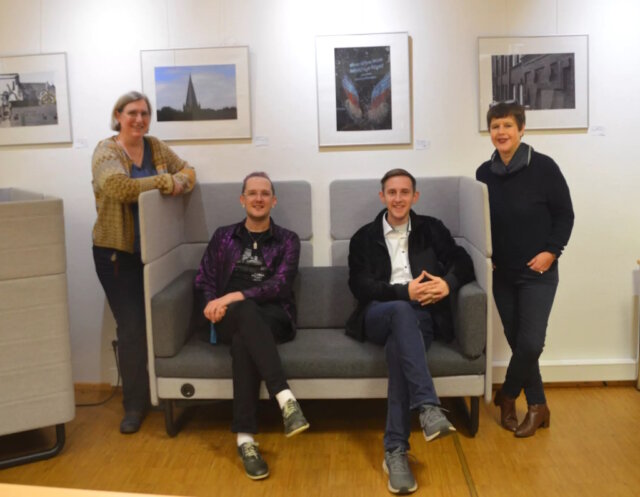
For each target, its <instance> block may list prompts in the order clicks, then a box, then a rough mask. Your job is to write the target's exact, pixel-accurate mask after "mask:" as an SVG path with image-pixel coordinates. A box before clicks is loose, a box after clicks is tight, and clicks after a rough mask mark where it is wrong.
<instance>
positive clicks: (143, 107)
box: [91, 91, 196, 433]
mask: <svg viewBox="0 0 640 497" xmlns="http://www.w3.org/2000/svg"><path fill="white" fill-rule="evenodd" d="M150 120H151V104H150V103H149V99H148V98H147V97H146V96H145V95H143V94H142V93H138V92H135V91H133V92H129V93H126V94H125V95H122V96H121V97H120V98H119V99H118V101H117V102H116V104H115V106H114V108H113V111H112V114H111V128H112V129H113V130H115V131H117V132H118V134H117V135H115V136H112V137H110V138H107V139H105V140H102V141H101V142H100V143H98V145H97V146H96V149H95V151H94V153H93V158H92V164H91V166H92V174H93V181H92V184H93V192H94V194H95V197H96V210H97V212H98V218H97V219H96V223H95V225H94V227H93V259H94V262H95V266H96V272H97V274H98V278H99V280H100V283H101V284H102V287H103V288H104V291H105V294H106V296H107V300H108V301H109V306H110V307H111V310H112V312H113V315H114V317H115V320H116V325H117V336H118V360H119V365H120V373H121V375H122V392H123V405H124V411H125V415H124V418H123V419H122V422H121V423H120V432H121V433H135V432H136V431H138V430H139V429H140V425H141V423H142V420H143V419H144V416H145V413H146V411H147V409H148V407H149V377H148V374H147V344H146V331H145V314H144V290H143V283H142V269H143V264H142V260H141V258H140V227H139V220H138V196H139V195H140V193H142V192H145V191H148V190H155V189H157V190H160V191H161V192H162V193H163V194H165V195H180V194H183V193H187V192H189V191H191V190H192V189H193V186H194V184H195V179H196V175H195V171H194V170H193V168H192V167H190V166H189V164H187V163H186V162H185V161H183V160H182V159H180V158H179V157H178V156H177V155H176V154H175V153H173V151H171V149H170V148H169V147H168V146H167V145H165V144H164V143H163V142H161V141H160V140H158V139H157V138H154V137H151V136H145V135H146V133H147V132H148V131H149V122H150Z"/></svg>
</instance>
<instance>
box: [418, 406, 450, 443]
mask: <svg viewBox="0 0 640 497" xmlns="http://www.w3.org/2000/svg"><path fill="white" fill-rule="evenodd" d="M442 411H443V409H442V408H441V407H439V406H432V405H428V404H425V405H423V406H422V407H421V408H420V426H422V432H423V433H424V438H425V439H426V440H427V442H430V441H431V440H435V439H436V438H440V437H444V436H446V435H449V434H450V433H453V432H454V431H456V429H455V428H454V426H453V425H452V424H451V423H450V422H449V420H448V419H447V418H446V417H445V415H444V414H443V413H442Z"/></svg>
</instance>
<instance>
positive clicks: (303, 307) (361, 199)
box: [140, 177, 491, 435]
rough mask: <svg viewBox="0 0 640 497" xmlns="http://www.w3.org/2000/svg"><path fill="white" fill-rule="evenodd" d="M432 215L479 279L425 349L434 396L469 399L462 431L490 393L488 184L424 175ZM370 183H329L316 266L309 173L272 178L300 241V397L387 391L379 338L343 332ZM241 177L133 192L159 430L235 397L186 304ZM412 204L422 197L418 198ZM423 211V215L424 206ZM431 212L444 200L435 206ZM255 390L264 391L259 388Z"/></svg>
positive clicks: (233, 218) (287, 364)
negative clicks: (169, 193)
mask: <svg viewBox="0 0 640 497" xmlns="http://www.w3.org/2000/svg"><path fill="white" fill-rule="evenodd" d="M419 182H420V183H419V184H420V185H421V186H422V187H424V188H425V189H426V190H427V191H428V194H429V197H428V203H427V205H426V207H427V208H429V209H434V207H433V206H435V208H436V209H435V210H436V212H433V211H431V212H429V211H427V212H429V213H431V214H432V215H435V216H436V217H441V218H442V217H443V216H441V214H442V213H445V214H446V217H447V218H446V219H445V223H447V225H448V226H449V227H450V229H451V231H452V234H453V235H454V237H455V238H456V240H457V241H458V243H460V244H461V245H463V246H464V247H465V248H466V249H467V251H469V253H470V255H471V257H472V260H473V262H474V268H475V271H476V278H477V279H476V281H473V282H471V283H469V284H467V285H465V286H463V287H462V288H461V289H460V290H459V292H458V294H457V295H456V298H454V299H452V312H453V316H454V326H455V331H456V338H455V340H454V341H453V342H451V343H441V342H434V343H433V345H432V346H431V348H430V350H429V352H428V353H427V358H428V362H429V367H430V370H431V372H432V375H433V376H434V383H435V386H436V390H437V392H438V394H439V395H440V396H441V397H468V398H470V405H471V409H470V410H471V413H470V426H469V432H470V433H471V434H475V432H476V431H477V429H478V414H479V404H478V403H479V399H480V398H481V397H483V396H484V398H485V400H488V399H489V396H490V392H491V374H490V373H491V368H490V366H489V364H490V357H489V354H488V353H487V352H488V351H489V350H490V347H489V345H490V343H489V340H490V338H489V337H488V334H487V330H488V329H489V328H488V321H489V315H488V313H487V295H490V281H489V278H488V275H489V274H490V263H491V261H490V242H489V238H488V235H487V230H488V203H487V195H486V189H485V187H484V186H483V185H481V184H480V183H477V182H476V181H474V180H471V179H468V178H457V177H456V178H420V179H419ZM378 185H379V183H377V182H376V181H375V180H350V181H349V182H334V183H333V184H332V185H331V225H332V227H331V234H332V237H333V243H332V254H333V265H332V266H328V267H312V265H311V262H312V257H311V255H312V245H311V236H312V231H311V207H310V206H311V192H310V186H309V185H308V183H305V182H282V183H276V185H275V187H276V194H277V196H278V200H279V203H278V209H277V211H275V212H274V218H275V221H276V222H277V223H279V224H281V225H283V226H285V227H287V228H289V229H292V230H294V231H296V232H297V233H298V235H299V236H300V238H301V240H302V247H303V249H302V256H301V267H300V270H299V274H298V277H297V279H296V283H295V288H294V290H295V297H296V304H297V309H298V320H297V322H298V332H297V336H296V338H295V340H293V341H291V342H288V343H285V344H282V345H279V351H280V356H281V358H282V364H283V368H284V370H285V373H286V375H287V377H288V379H289V384H290V385H291V387H292V389H293V390H294V391H295V393H296V396H297V397H299V398H302V399H304V398H326V399H333V398H376V397H377V398H380V397H385V396H386V384H387V367H386V363H385V358H384V350H383V348H382V347H379V346H376V345H373V344H371V343H366V342H365V343H362V342H359V341H357V340H354V339H352V338H350V337H348V336H347V335H346V334H345V331H344V326H345V323H346V321H347V318H348V316H349V315H350V313H351V312H352V311H353V309H354V308H355V301H354V298H353V296H352V295H351V292H350V290H349V287H348V269H347V267H346V254H347V250H348V239H349V238H350V237H351V235H352V234H353V233H354V232H355V230H356V229H357V227H359V226H361V225H363V224H365V223H366V222H368V221H370V220H371V219H373V217H374V216H375V214H376V213H377V210H378V209H379V207H380V205H379V203H378V204H373V205H369V204H370V199H373V200H374V201H376V200H377V196H376V191H377V190H376V189H377V188H378ZM239 191H240V184H239V183H238V184H237V185H236V184H233V185H229V184H201V185H199V186H198V187H197V189H196V190H195V191H194V192H193V193H192V194H191V196H190V197H189V196H187V197H186V198H185V199H184V200H182V199H180V198H166V197H162V196H160V195H159V194H157V192H148V193H144V194H143V195H142V196H141V198H140V209H141V210H140V212H141V233H142V255H143V261H144V263H145V299H146V302H147V337H148V347H149V357H150V364H149V372H150V379H151V392H152V401H153V403H154V404H159V403H163V404H164V407H165V413H166V422H167V431H168V433H170V434H171V435H173V434H175V433H176V432H177V426H176V425H175V424H174V421H173V406H174V404H176V403H178V404H185V401H187V405H188V402H189V401H191V402H192V401H198V400H204V399H224V398H231V397H232V396H233V391H232V380H231V357H230V354H229V347H228V346H226V345H221V344H217V345H211V344H210V343H209V328H208V323H206V322H203V318H202V316H201V312H200V310H199V309H197V305H196V304H195V302H194V291H193V281H194V277H195V271H196V268H197V267H198V265H199V263H200V258H201V257H202V253H203V252H204V249H205V247H206V243H207V242H208V240H209V238H210V237H211V235H212V233H213V231H214V230H215V228H216V227H218V226H222V225H224V224H229V223H231V222H237V221H238V220H240V219H242V217H243V213H242V211H241V210H240V209H239V207H238V208H236V205H237V204H238V202H237V196H238V193H239ZM419 207H420V206H419ZM419 207H418V208H417V210H418V211H419V212H424V210H421V209H420V208H419ZM438 209H440V210H439V211H438ZM262 395H263V396H264V395H266V391H265V390H264V388H263V389H262Z"/></svg>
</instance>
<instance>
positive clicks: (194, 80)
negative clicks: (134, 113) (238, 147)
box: [141, 47, 251, 140]
mask: <svg viewBox="0 0 640 497" xmlns="http://www.w3.org/2000/svg"><path fill="white" fill-rule="evenodd" d="M141 63H142V88H143V91H144V92H145V93H146V94H147V96H148V97H149V99H150V101H151V104H152V105H153V112H152V116H151V133H152V134H153V135H154V136H157V137H158V138H161V139H164V140H202V139H236V138H251V117H250V115H251V113H250V110H251V109H250V105H251V104H250V99H249V49H248V47H220V48H194V49H179V50H143V51H142V52H141Z"/></svg>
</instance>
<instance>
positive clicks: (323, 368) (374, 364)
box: [156, 329, 485, 378]
mask: <svg viewBox="0 0 640 497" xmlns="http://www.w3.org/2000/svg"><path fill="white" fill-rule="evenodd" d="M278 350H279V352H280V357H281V359H282V366H283V368H284V371H285V375H286V376H287V378H385V377H386V376H387V365H386V362H385V357H384V348H383V347H380V346H377V345H374V344H371V343H367V342H365V343H362V342H358V341H357V340H353V339H352V338H349V337H348V336H346V335H345V334H344V330H343V329H326V330H309V329H300V330H298V334H297V336H296V338H295V339H294V340H293V341H291V342H287V343H284V344H281V345H278ZM427 361H428V364H429V369H430V371H431V374H432V375H433V376H434V377H438V376H459V375H475V374H484V371H485V358H484V355H481V356H480V357H477V358H475V359H468V358H466V357H465V356H464V355H463V354H462V353H461V351H460V348H459V346H458V344H457V342H453V343H451V344H443V343H440V342H434V343H433V344H432V346H431V348H430V349H429V352H428V353H427ZM156 374H157V375H158V376H159V377H167V378H231V355H230V353H229V347H228V346H226V345H220V344H219V345H210V344H209V343H208V341H207V337H206V334H204V333H197V334H195V335H193V336H192V337H191V338H190V339H189V341H188V342H187V343H186V344H185V345H184V347H182V350H181V351H180V353H179V354H178V355H177V356H175V357H171V358H156Z"/></svg>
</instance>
